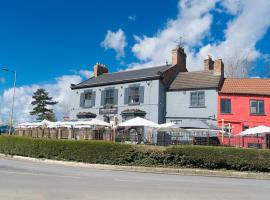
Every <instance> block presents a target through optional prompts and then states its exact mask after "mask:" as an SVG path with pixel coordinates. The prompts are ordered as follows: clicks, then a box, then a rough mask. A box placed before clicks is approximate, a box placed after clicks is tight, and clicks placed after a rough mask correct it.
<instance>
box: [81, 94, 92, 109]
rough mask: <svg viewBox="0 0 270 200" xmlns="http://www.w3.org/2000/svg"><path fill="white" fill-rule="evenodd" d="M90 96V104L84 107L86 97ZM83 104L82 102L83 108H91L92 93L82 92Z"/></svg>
mask: <svg viewBox="0 0 270 200" xmlns="http://www.w3.org/2000/svg"><path fill="white" fill-rule="evenodd" d="M89 94H90V97H91V99H90V100H89V101H90V104H89V105H86V100H87V99H86V96H87V95H89ZM83 100H84V102H83V106H84V108H91V107H92V101H93V92H92V91H90V92H89V91H87V92H84V99H83Z"/></svg>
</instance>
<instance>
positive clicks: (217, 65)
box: [214, 59, 224, 76]
mask: <svg viewBox="0 0 270 200" xmlns="http://www.w3.org/2000/svg"><path fill="white" fill-rule="evenodd" d="M214 74H216V75H221V76H224V63H223V62H222V59H217V60H215V62H214Z"/></svg>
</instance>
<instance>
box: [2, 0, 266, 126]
mask: <svg viewBox="0 0 270 200" xmlns="http://www.w3.org/2000/svg"><path fill="white" fill-rule="evenodd" d="M232 2H233V3H232ZM269 10H270V3H269V1H268V0H258V1H256V2H255V1H253V0H233V1H232V0H213V1H200V0H190V1H187V0H180V1H179V0H166V1H165V0H164V1H154V0H148V1H145V0H134V1H124V0H114V1H101V0H99V1H98V0H91V1H89V0H46V1H37V0H25V1H23V0H9V1H0V27H1V31H0V67H8V68H11V69H13V70H16V71H17V74H18V82H17V96H20V97H21V98H17V99H16V106H15V109H17V113H18V114H17V115H18V116H17V117H18V119H17V120H18V121H20V120H21V118H23V119H25V118H27V117H28V113H29V109H31V106H30V101H31V95H32V92H33V91H34V90H35V89H37V88H38V87H44V88H46V89H47V90H48V91H49V92H50V94H51V95H52V96H53V97H54V98H55V99H56V100H58V101H59V102H60V103H59V106H58V108H57V112H58V113H59V115H60V114H61V112H62V110H63V109H62V108H61V106H62V107H63V106H64V105H67V104H68V101H67V100H66V99H69V98H68V97H69V96H68V95H69V94H68V90H69V85H70V83H74V82H79V81H81V80H83V79H86V78H87V77H89V76H91V74H92V72H91V70H92V67H93V65H94V64H95V63H96V62H102V63H104V64H106V65H107V66H108V67H109V70H110V71H117V70H122V69H131V68H142V67H148V66H155V65H160V64H164V63H166V61H168V62H170V59H171V57H170V56H171V49H172V48H174V47H175V45H176V40H177V39H178V38H179V37H182V41H183V43H184V47H185V51H186V53H187V65H188V69H189V70H200V69H201V68H202V63H203V59H204V58H205V56H206V55H208V54H211V55H212V56H213V57H214V58H223V59H224V61H225V65H226V59H227V60H229V59H232V58H234V56H235V55H238V56H239V55H240V57H241V58H244V59H247V60H248V61H250V62H252V65H253V66H254V67H253V70H252V73H250V74H249V76H261V77H265V76H269V75H270V74H269V73H267V70H268V69H270V67H267V66H270V62H269V60H270V59H269V58H270V56H269V54H270V45H269V41H270V31H269V26H270V14H269ZM11 87H12V76H11V74H9V73H7V72H3V71H0V120H1V117H2V118H6V116H8V113H9V107H10V99H11V96H12V92H11V89H10V88H11ZM22 105H25V106H24V107H23V108H22V107H21V106H22ZM61 109H62V110H61Z"/></svg>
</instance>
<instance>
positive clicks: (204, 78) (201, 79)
mask: <svg viewBox="0 0 270 200" xmlns="http://www.w3.org/2000/svg"><path fill="white" fill-rule="evenodd" d="M220 81H221V76H220V75H215V74H214V73H213V72H209V71H194V72H180V73H179V74H178V75H177V77H176V78H175V79H174V81H173V82H172V84H171V85H170V87H169V90H187V89H200V88H204V89H205V88H218V87H219V85H220Z"/></svg>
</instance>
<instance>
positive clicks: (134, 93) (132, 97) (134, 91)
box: [128, 87, 140, 104]
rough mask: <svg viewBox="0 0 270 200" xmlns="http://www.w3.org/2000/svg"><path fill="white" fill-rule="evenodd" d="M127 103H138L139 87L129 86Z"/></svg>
mask: <svg viewBox="0 0 270 200" xmlns="http://www.w3.org/2000/svg"><path fill="white" fill-rule="evenodd" d="M128 102H129V104H139V103H140V89H139V87H131V88H129V97H128Z"/></svg>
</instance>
